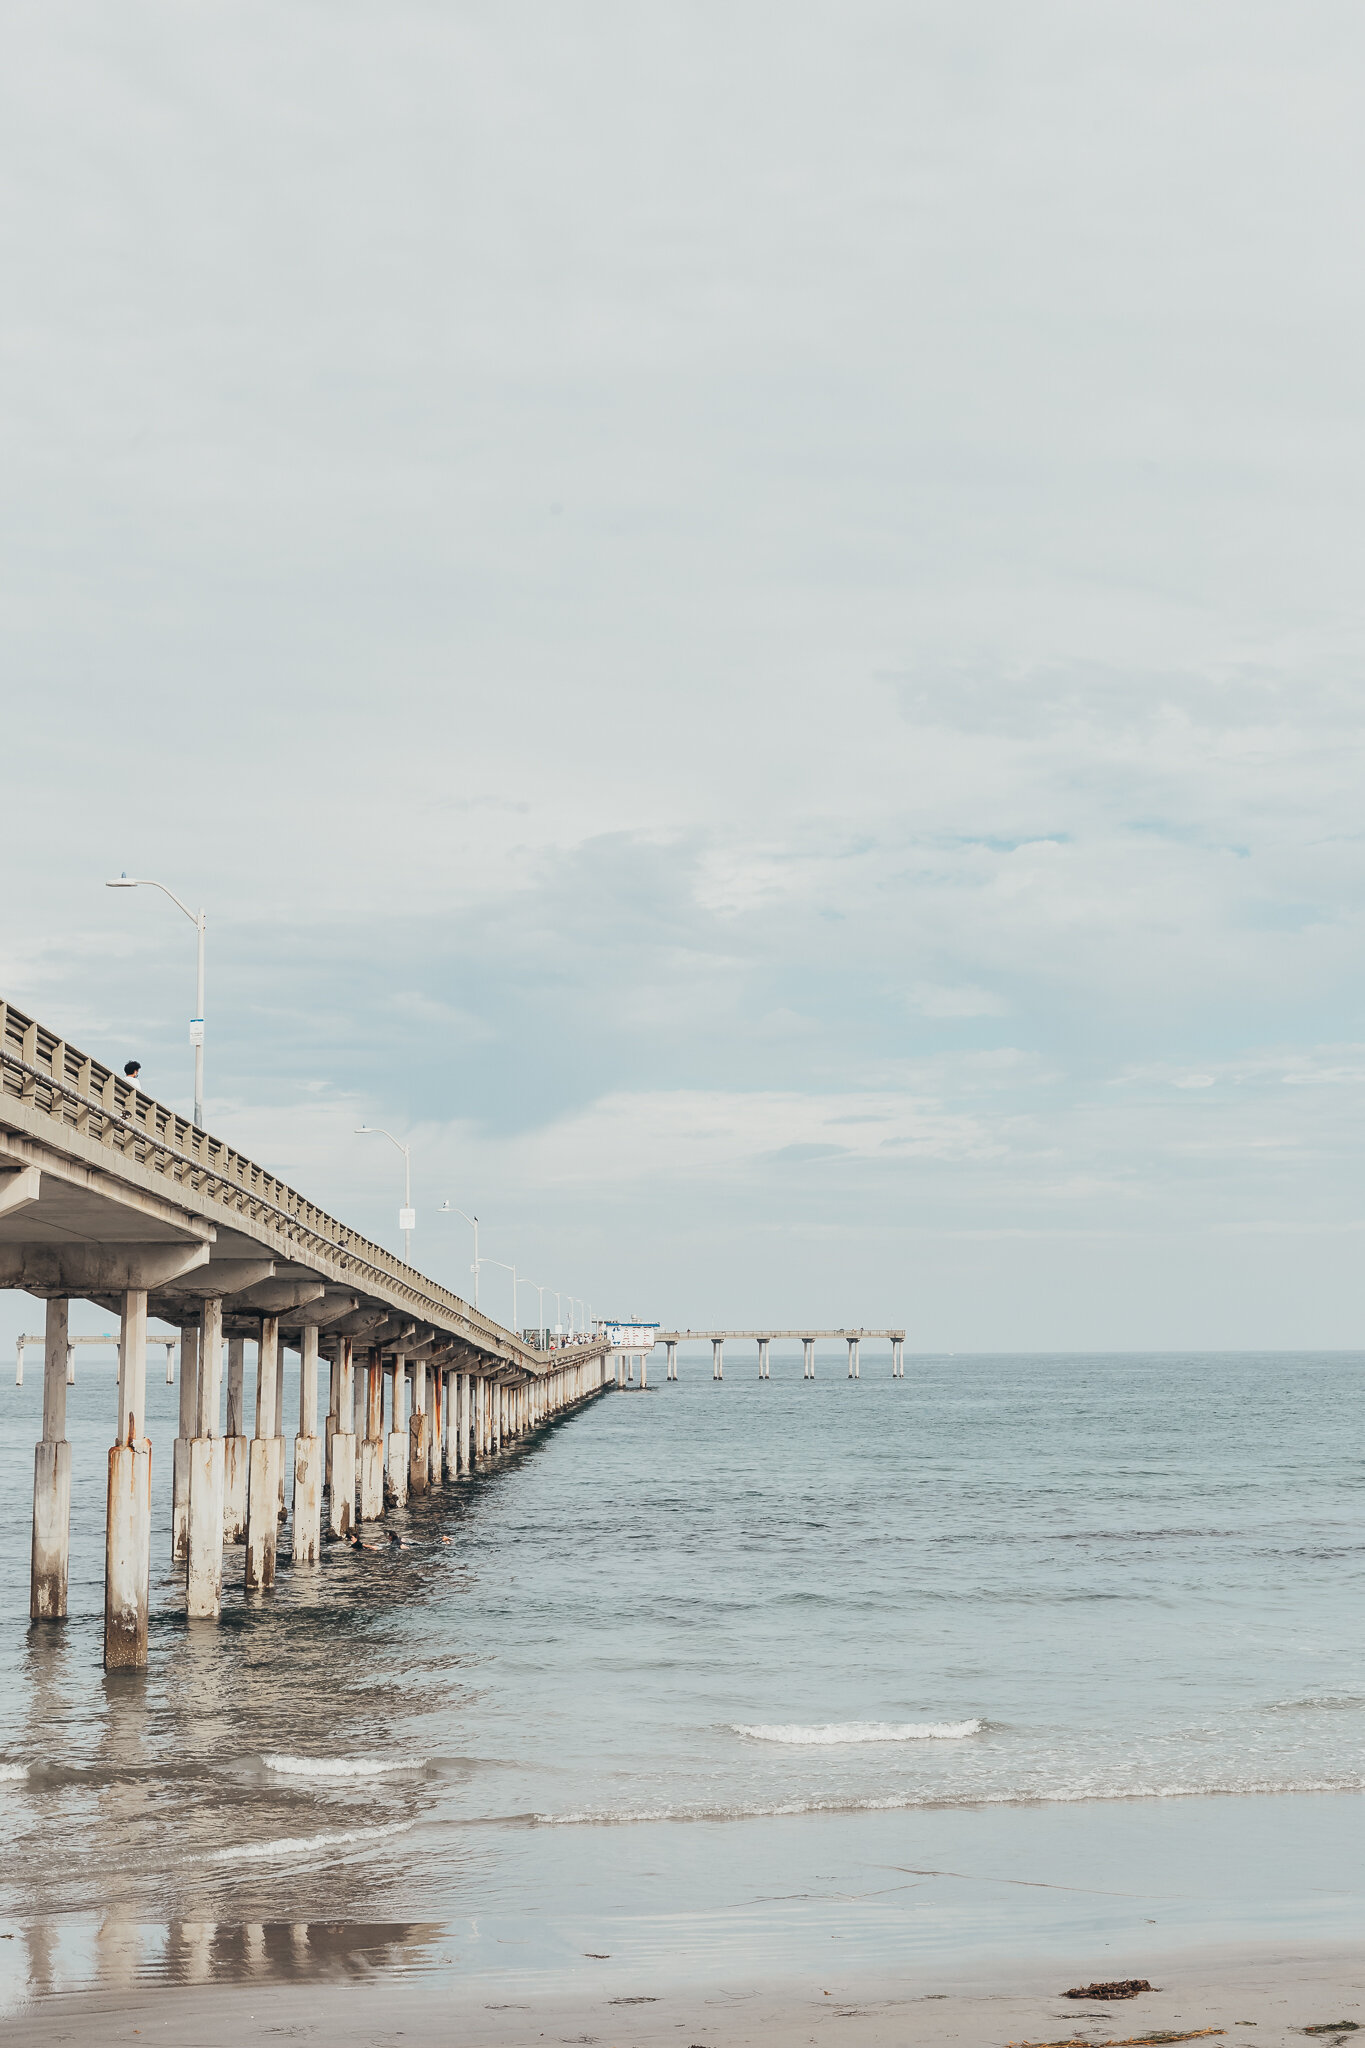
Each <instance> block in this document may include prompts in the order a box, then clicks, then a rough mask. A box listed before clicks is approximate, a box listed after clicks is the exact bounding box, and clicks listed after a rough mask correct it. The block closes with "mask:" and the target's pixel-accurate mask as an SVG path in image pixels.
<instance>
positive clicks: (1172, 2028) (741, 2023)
mask: <svg viewBox="0 0 1365 2048" xmlns="http://www.w3.org/2000/svg"><path fill="white" fill-rule="evenodd" d="M754 1965H755V1969H754V1976H753V1978H752V1980H751V1981H747V1982H746V1981H744V1980H743V1979H742V1978H739V1977H737V1978H736V1979H735V1981H733V1982H731V1983H729V1984H726V1985H717V1984H714V1983H708V1984H705V1985H697V1984H692V1985H672V1986H670V1985H666V1984H664V1983H661V1982H660V1983H654V1984H652V1985H650V1984H645V1983H641V1984H639V1985H637V1986H635V1987H634V1988H633V1989H631V1990H628V1991H627V1990H624V1989H622V1988H621V1987H620V1986H619V1985H616V1986H613V1987H612V1988H611V1989H610V1990H608V1989H607V1987H605V1986H604V1987H603V1990H602V1991H601V1992H600V1993H596V1994H594V1993H591V1992H584V1991H581V1990H575V1991H565V1992H560V1993H549V1992H545V1991H543V1990H539V1989H537V1990H534V1991H533V1990H530V1989H528V1990H527V1991H526V1992H525V1993H519V1992H518V1990H517V1988H516V1986H515V1984H511V1983H507V1982H504V1983H502V1984H499V1985H497V1986H492V1985H489V1984H487V1983H484V1984H482V1985H478V1984H470V1985H463V1986H462V1985H459V1984H452V1983H451V1982H450V1981H449V1980H447V1979H433V1978H429V1977H428V1978H423V1977H411V1978H405V1979H397V1978H394V1977H391V1976H388V1975H386V1974H379V1975H377V1976H375V1977H372V1978H370V1979H367V1980H364V1981H360V1982H355V1981H352V1982H346V1983H338V1982H324V1983H316V1982H315V1983H311V1984H298V1983H290V1982H284V1981H281V1982H270V1981H262V1980H260V1979H257V1980H255V1981H251V1982H246V1983H214V1984H206V1985H196V1986H179V1985H164V1986H158V1985H153V1986H148V1987H141V1988H140V1987H134V1988H131V1989H128V1990H125V1991H119V1992H113V1991H105V1992H91V1993H84V1994H79V1995H70V1994H67V1995H59V1996H54V1997H50V1998H47V1999H43V2000H39V2001H37V2002H36V2003H34V2004H31V2005H28V2006H26V2007H24V2008H23V2009H21V2010H18V2011H16V2012H14V2013H13V2014H12V2015H11V2017H9V2018H8V2019H7V2020H5V2021H4V2022H0V2040H12V2041H15V2042H19V2041H23V2042H25V2043H30V2042H31V2043H33V2044H35V2048H46V2044H53V2048H55V2044H57V2043H71V2042H77V2043H80V2042H87V2041H88V2042H133V2041H139V2042H145V2041H148V2040H155V2041H156V2042H158V2043H159V2044H163V2048H220V2044H221V2048H238V2044H240V2043H243V2042H246V2043H251V2042H257V2041H259V2042H279V2041H281V2040H295V2041H305V2040H313V2039H316V2040H318V2041H326V2042H328V2043H339V2044H343V2048H351V2044H356V2048H359V2044H365V2048H371V2044H375V2048H377V2044H385V2048H389V2044H397V2043H399V2042H401V2043H403V2044H404V2048H426V2044H428V2043H431V2044H435V2043H441V2044H442V2048H449V2044H451V2043H459V2044H460V2048H510V2044H519V2043H526V2042H530V2043H539V2042H541V2041H545V2042H552V2043H558V2042H563V2043H569V2044H581V2048H594V2044H596V2048H663V2044H665V2043H667V2044H673V2048H677V2044H682V2048H745V2044H760V2048H779V2044H781V2048H785V2044H788V2043H794V2044H803V2043H807V2042H809V2043H815V2044H826V2043H828V2044H832V2048H833V2044H837V2048H844V2044H848V2048H903V2044H907V2043H913V2044H915V2048H940V2044H942V2048H947V2044H949V2043H952V2044H955V2048H967V2044H973V2048H975V2044H980V2048H1006V2044H1008V2043H1024V2042H1028V2043H1044V2042H1046V2043H1052V2042H1059V2041H1069V2040H1078V2041H1085V2042H1094V2043H1097V2044H1098V2043H1104V2042H1111V2043H1117V2042H1121V2041H1126V2040H1130V2039H1133V2038H1138V2039H1140V2038H1141V2037H1143V2036H1150V2035H1153V2034H1160V2033H1166V2034H1168V2035H1182V2034H1183V2035H1189V2036H1196V2037H1197V2036H1198V2035H1199V2032H1200V2030H1202V2029H1208V2028H1221V2029H1222V2030H1223V2036H1224V2038H1225V2039H1227V2040H1228V2041H1230V2042H1231V2041H1236V2040H1239V2039H1240V2040H1253V2041H1255V2042H1256V2043H1258V2044H1261V2048H1266V2044H1276V2048H1279V2044H1291V2043H1293V2044H1302V2043H1303V2042H1304V2041H1305V2040H1313V2039H1325V2040H1331V2039H1332V2038H1333V2036H1332V2035H1330V2034H1326V2035H1324V2034H1316V2033H1315V2034H1308V2033H1307V2032H1306V2030H1307V2029H1309V2028H1314V2029H1316V2028H1322V2027H1325V2026H1326V2025H1328V2024H1329V2023H1330V2022H1332V2021H1336V2020H1342V2021H1350V2022H1353V2023H1354V2025H1355V2026H1356V2027H1358V2028H1359V2029H1360V2030H1361V2031H1362V2032H1365V1942H1362V1944H1361V1945H1359V1946H1353V1947H1349V1948H1342V1947H1339V1946H1333V1947H1324V1948H1321V1949H1319V1948H1314V1947H1312V1946H1306V1945H1301V1946H1299V1947H1296V1948H1282V1949H1276V1948H1274V1947H1272V1946H1270V1945H1268V1944H1265V1943H1258V1944H1256V1945H1254V1946H1249V1947H1247V1948H1246V1949H1244V1950H1242V1949H1223V1950H1220V1951H1209V1952H1194V1953H1192V1952H1190V1951H1184V1952H1183V1953H1180V1954H1173V1955H1171V1956H1170V1957H1169V1958H1168V1959H1167V1960H1166V1962H1165V1963H1164V1964H1163V1963H1162V1961H1160V1960H1159V1959H1158V1958H1157V1957H1156V1956H1153V1955H1148V1956H1141V1957H1139V1956H1133V1957H1130V1958H1128V1959H1127V1960H1126V1966H1125V1967H1127V1968H1131V1969H1132V1970H1134V1971H1136V1973H1137V1974H1139V1975H1146V1976H1148V1977H1150V1979H1151V1982H1152V1985H1153V1987H1154V1988H1153V1990H1152V1991H1151V1992H1149V1993H1144V1994H1141V1995H1140V1996H1138V1997H1136V1998H1132V1999H1127V2000H1124V2001H1122V2002H1114V2003H1112V2004H1110V2003H1101V2002H1097V2001H1095V2000H1084V2001H1080V2002H1077V2001H1072V2000H1070V1999H1067V1998H1065V1997H1063V1996H1062V1995H1061V1994H1062V1992H1063V1991H1064V1990H1065V1989H1066V1988H1067V1987H1068V1986H1069V1985H1072V1984H1086V1983H1089V1982H1091V1981H1092V1980H1095V1979H1097V1978H1107V1977H1112V1976H1113V1974H1114V1970H1115V1959H1114V1957H1113V1955H1112V1954H1109V1953H1104V1954H1099V1955H1090V1956H1087V1955H1085V1954H1083V1953H1079V1952H1078V1954H1077V1955H1076V1957H1075V1958H1074V1960H1073V1961H1072V1962H1071V1963H1070V1964H1069V1965H1068V1966H1065V1967H1063V1968H1062V1969H1059V1968H1058V1967H1057V1964H1056V1963H1055V1962H1054V1961H1051V1960H1049V1961H1047V1962H1043V1963H1040V1962H1039V1961H1037V1960H1036V1959H1034V1960H1020V1961H1017V1962H1014V1963H1009V1962H998V1963H995V1964H993V1965H991V1966H990V1967H989V1968H988V1969H980V1968H974V1969H973V1970H972V1971H971V1972H970V1974H966V1975H964V1974H955V1973H954V1969H953V1966H952V1965H951V1964H947V1965H945V1966H944V1968H943V1969H942V1970H940V1971H937V1972H936V1971H935V1970H933V1969H932V1968H928V1967H925V1968H916V1969H914V1970H902V1971H898V1972H895V1973H892V1974H889V1975H887V1976H884V1977H882V1978H881V1979H879V1980H878V1981H875V1982H874V1981H871V1980H870V1979H869V1978H867V1977H866V1976H863V1977H862V1978H861V1980H860V1981H857V1982H854V1981H847V1982H846V1981H842V1980H834V1981H831V1982H829V1983H827V1984H819V1983H814V1982H811V1983H805V1984H802V1985H801V1986H799V1987H797V1986H788V1987H786V1988H784V1987H783V1986H780V1985H773V1984H770V1983H765V1982H764V1981H763V1979H762V1976H761V1968H762V1957H761V1956H757V1955H756V1956H755V1957H754ZM957 1969H958V1971H959V1972H960V1971H961V1969H962V1965H961V1963H960V1962H959V1964H958V1965H957ZM1204 2038H1216V2037H1215V2036H1207V2035H1206V2036H1204ZM1336 2038H1338V2039H1339V2040H1340V2041H1342V2042H1349V2041H1350V2039H1351V2033H1350V2032H1349V2031H1346V2030H1344V2029H1343V2031H1342V2032H1341V2034H1340V2035H1339V2036H1337V2037H1336Z"/></svg>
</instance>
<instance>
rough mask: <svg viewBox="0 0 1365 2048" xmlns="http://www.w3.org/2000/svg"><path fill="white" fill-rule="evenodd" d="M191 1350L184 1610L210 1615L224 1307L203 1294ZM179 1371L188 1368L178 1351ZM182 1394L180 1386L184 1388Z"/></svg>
mask: <svg viewBox="0 0 1365 2048" xmlns="http://www.w3.org/2000/svg"><path fill="white" fill-rule="evenodd" d="M198 1337H199V1341H198V1343H197V1345H196V1346H195V1385H194V1402H193V1407H192V1417H193V1420H192V1427H193V1431H194V1434H193V1436H192V1437H191V1439H190V1442H189V1446H188V1449H189V1502H188V1506H189V1527H188V1531H187V1544H186V1556H185V1612H186V1613H187V1614H189V1615H191V1616H200V1617H205V1616H209V1617H214V1618H216V1617H217V1616H218V1614H219V1613H221V1611H222V1606H223V1492H224V1483H225V1474H226V1465H225V1459H224V1451H223V1439H222V1437H221V1436H220V1435H219V1434H218V1417H219V1412H220V1402H221V1395H222V1377H223V1303H222V1300H221V1297H218V1296H214V1295H206V1296H205V1298H204V1306H203V1311H202V1321H201V1324H200V1328H199V1332H198ZM180 1370H181V1373H182V1375H183V1374H184V1372H185V1370H186V1366H185V1351H184V1348H183V1344H182V1348H181V1352H180ZM182 1392H183V1386H182Z"/></svg>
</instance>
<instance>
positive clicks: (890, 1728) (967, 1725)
mask: <svg viewBox="0 0 1365 2048" xmlns="http://www.w3.org/2000/svg"><path fill="white" fill-rule="evenodd" d="M985 1725H986V1724H985V1722H984V1721H828V1722H825V1723H824V1724H822V1725H817V1726H814V1727H808V1726H806V1725H805V1724H804V1723H802V1722H800V1721H783V1722H775V1721H758V1722H746V1721H732V1722H731V1724H730V1726H731V1728H732V1730H733V1731H734V1733H735V1734H736V1735H747V1736H748V1737H749V1739H750V1741H752V1742H794V1743H803V1744H804V1743H816V1744H820V1745H823V1746H826V1747H828V1746H832V1745H833V1744H835V1743H844V1742H960V1741H961V1740H962V1738H963V1737H964V1736H967V1735H979V1734H980V1733H981V1731H982V1729H983V1728H984V1727H985Z"/></svg>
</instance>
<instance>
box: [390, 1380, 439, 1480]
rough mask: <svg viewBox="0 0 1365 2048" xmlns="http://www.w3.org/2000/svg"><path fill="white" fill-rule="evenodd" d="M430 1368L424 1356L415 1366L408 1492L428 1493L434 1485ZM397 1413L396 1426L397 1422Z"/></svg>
mask: <svg viewBox="0 0 1365 2048" xmlns="http://www.w3.org/2000/svg"><path fill="white" fill-rule="evenodd" d="M431 1377H432V1375H431V1371H430V1368H429V1367H428V1365H427V1362H426V1360H425V1359H423V1358H417V1359H414V1360H413V1365H412V1414H411V1415H410V1416H409V1417H408V1441H407V1454H408V1492H409V1493H410V1494H415V1493H425V1492H426V1490H427V1488H428V1487H429V1486H430V1484H431V1426H432V1422H433V1420H434V1419H435V1418H434V1417H432V1416H431V1415H429V1414H428V1413H427V1391H428V1383H429V1381H430V1379H431ZM398 1419H399V1418H398V1417H397V1416H395V1418H394V1421H395V1425H396V1424H397V1422H398Z"/></svg>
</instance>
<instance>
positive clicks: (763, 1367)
mask: <svg viewBox="0 0 1365 2048" xmlns="http://www.w3.org/2000/svg"><path fill="white" fill-rule="evenodd" d="M770 1341H771V1340H770V1339H769V1338H767V1337H760V1338H759V1340H758V1376H759V1378H760V1379H761V1380H767V1379H771V1378H772V1374H771V1373H770V1372H769V1370H768V1345H769V1343H770Z"/></svg>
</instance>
